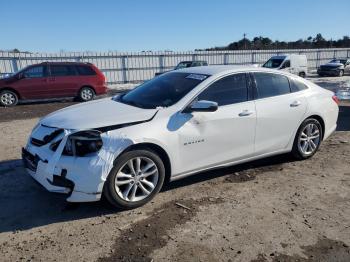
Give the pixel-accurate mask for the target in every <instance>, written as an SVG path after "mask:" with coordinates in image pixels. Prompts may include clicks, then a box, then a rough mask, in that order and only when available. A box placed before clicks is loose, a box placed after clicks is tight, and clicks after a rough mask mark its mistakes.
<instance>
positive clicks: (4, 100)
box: [0, 62, 107, 106]
mask: <svg viewBox="0 0 350 262" xmlns="http://www.w3.org/2000/svg"><path fill="white" fill-rule="evenodd" d="M106 91H107V88H106V83H105V76H104V75H103V74H102V72H101V71H100V70H99V69H98V68H97V67H96V66H94V65H92V64H89V63H72V62H45V63H41V64H36V65H31V66H28V67H26V68H24V69H22V70H21V71H19V72H17V73H16V74H14V75H12V76H10V77H8V78H4V79H0V105H2V106H14V105H16V104H17V102H18V100H36V99H49V98H60V97H77V98H79V99H80V100H81V101H89V100H92V99H93V98H94V96H95V95H101V94H105V93H106Z"/></svg>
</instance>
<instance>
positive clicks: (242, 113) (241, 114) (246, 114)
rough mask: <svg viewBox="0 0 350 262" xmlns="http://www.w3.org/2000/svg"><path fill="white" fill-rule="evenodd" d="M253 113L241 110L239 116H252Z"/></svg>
mask: <svg viewBox="0 0 350 262" xmlns="http://www.w3.org/2000/svg"><path fill="white" fill-rule="evenodd" d="M253 113H254V112H253V111H249V110H243V111H242V112H241V113H239V114H238V115H239V116H250V115H252V114H253Z"/></svg>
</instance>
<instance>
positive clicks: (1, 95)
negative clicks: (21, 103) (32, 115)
mask: <svg viewBox="0 0 350 262" xmlns="http://www.w3.org/2000/svg"><path fill="white" fill-rule="evenodd" d="M17 103H18V96H17V94H16V93H15V92H12V91H10V90H3V91H1V92H0V105H1V106H4V107H11V106H15V105H17Z"/></svg>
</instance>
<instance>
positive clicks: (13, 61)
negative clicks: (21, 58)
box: [11, 57, 18, 73]
mask: <svg viewBox="0 0 350 262" xmlns="http://www.w3.org/2000/svg"><path fill="white" fill-rule="evenodd" d="M12 68H13V72H11V73H16V72H17V71H18V57H14V58H12Z"/></svg>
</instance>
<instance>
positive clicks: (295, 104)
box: [290, 101, 301, 107]
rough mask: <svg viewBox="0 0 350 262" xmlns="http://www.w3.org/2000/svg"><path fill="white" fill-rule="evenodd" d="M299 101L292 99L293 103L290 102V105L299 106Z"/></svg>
mask: <svg viewBox="0 0 350 262" xmlns="http://www.w3.org/2000/svg"><path fill="white" fill-rule="evenodd" d="M300 105H301V102H300V101H294V102H293V103H291V104H290V106H291V107H297V106H300Z"/></svg>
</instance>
